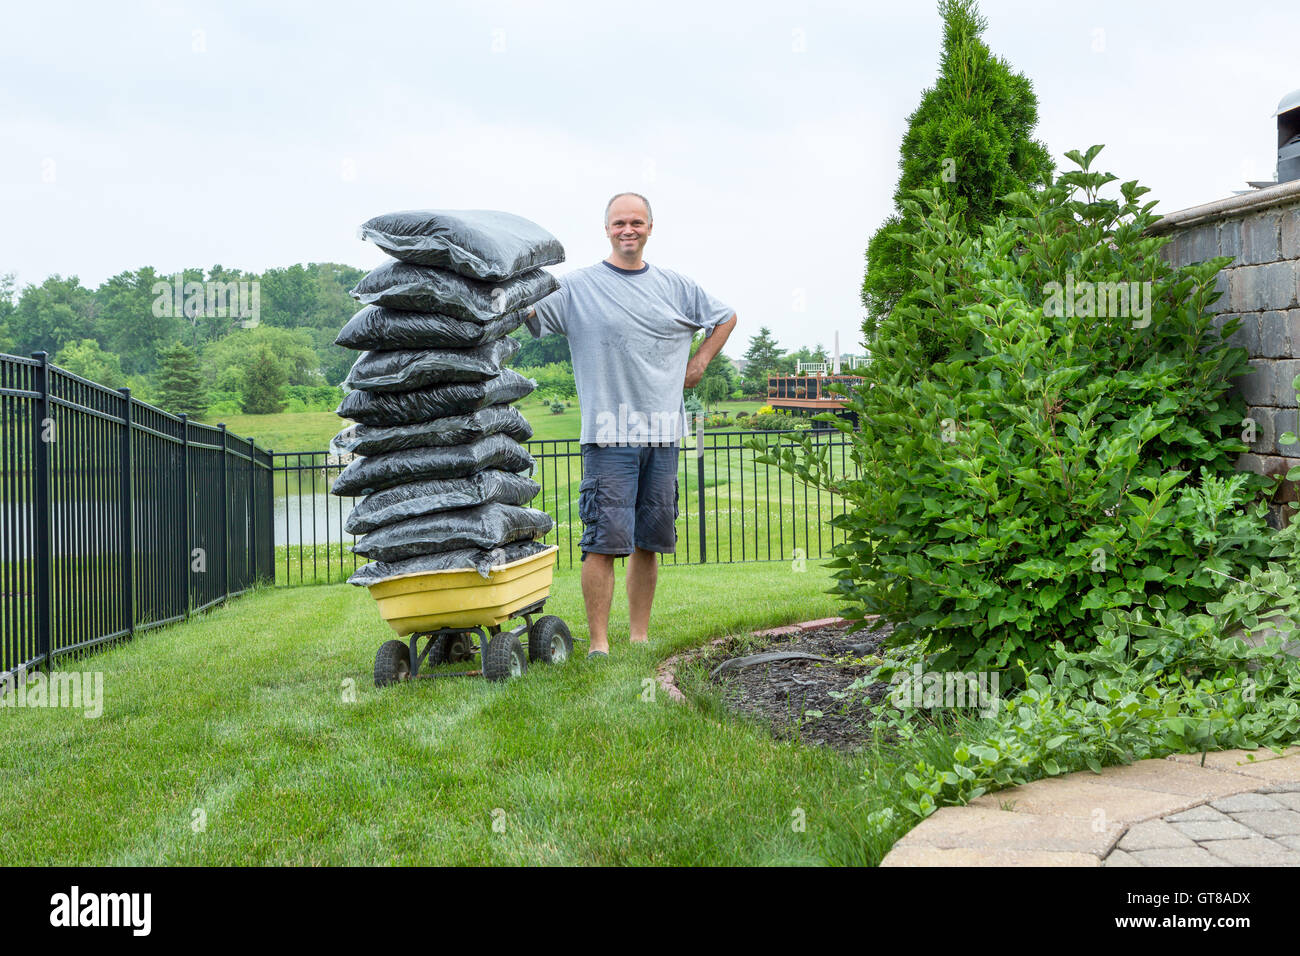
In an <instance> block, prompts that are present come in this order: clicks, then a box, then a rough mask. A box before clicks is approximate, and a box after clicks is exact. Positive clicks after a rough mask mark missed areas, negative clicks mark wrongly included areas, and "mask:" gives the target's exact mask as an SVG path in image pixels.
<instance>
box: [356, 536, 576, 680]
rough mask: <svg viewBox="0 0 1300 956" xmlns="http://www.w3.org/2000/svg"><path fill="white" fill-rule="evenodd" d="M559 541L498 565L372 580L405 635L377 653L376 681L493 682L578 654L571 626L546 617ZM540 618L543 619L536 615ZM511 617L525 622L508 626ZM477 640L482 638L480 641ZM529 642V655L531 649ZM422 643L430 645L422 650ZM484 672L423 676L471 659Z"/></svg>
mask: <svg viewBox="0 0 1300 956" xmlns="http://www.w3.org/2000/svg"><path fill="white" fill-rule="evenodd" d="M559 550H560V549H559V547H558V546H557V545H551V546H550V547H549V548H547V549H546V550H545V551H541V552H538V553H537V554H534V555H531V556H530V557H527V558H520V559H519V560H518V561H512V562H510V563H509V564H502V565H498V566H497V567H494V568H492V569H491V571H490V572H489V573H488V577H487V578H486V579H485V578H483V576H482V575H480V574H479V573H478V571H476V570H474V569H473V568H467V569H464V570H451V571H421V572H418V573H416V574H405V575H402V576H400V577H396V578H389V579H387V580H385V581H380V582H379V583H378V584H372V585H370V594H371V595H372V596H373V597H374V599H375V601H376V602H377V603H378V604H379V613H380V614H381V615H383V618H384V620H385V621H387V622H388V625H389V627H391V628H392V629H393V630H394V631H395V632H396V633H397V634H398V636H399V637H406V636H407V635H409V636H410V637H409V640H408V641H385V642H384V644H383V645H382V646H381V647H380V648H379V653H378V654H376V655H375V686H376V687H383V686H385V685H387V684H393V683H396V682H398V681H404V680H411V679H413V678H417V677H468V676H476V675H478V674H482V675H483V676H484V677H485V678H487V679H488V680H491V681H499V680H506V679H507V678H510V677H520V676H522V675H523V674H524V672H525V671H527V669H528V664H529V663H530V662H531V663H534V664H536V663H543V664H560V663H563V662H564V661H567V660H568V659H569V658H570V657H571V656H572V654H573V637H572V636H571V635H570V633H569V627H568V625H567V624H565V623H564V621H562V620H561V619H560V618H558V617H556V616H555V615H553V614H547V615H543V616H539V615H541V613H542V609H543V607H544V606H545V604H546V599H547V598H548V597H549V596H550V592H551V580H552V574H553V572H554V570H555V560H556V555H557V554H558V553H559ZM534 617H536V620H534ZM512 618H523V623H522V624H519V625H517V626H515V627H514V628H511V629H510V630H502V625H504V624H505V623H506V622H508V621H510V620H511V619H512ZM475 637H477V639H478V640H477V642H476V641H475ZM521 638H526V639H527V646H528V654H527V656H525V654H524V643H523V641H522V640H521ZM421 644H423V650H421ZM476 653H477V654H479V655H481V658H482V666H481V669H480V670H467V671H440V672H437V673H427V672H425V673H422V672H421V669H422V668H423V667H434V666H437V665H439V664H450V663H463V662H468V661H472V660H473V659H474V655H475V654H476Z"/></svg>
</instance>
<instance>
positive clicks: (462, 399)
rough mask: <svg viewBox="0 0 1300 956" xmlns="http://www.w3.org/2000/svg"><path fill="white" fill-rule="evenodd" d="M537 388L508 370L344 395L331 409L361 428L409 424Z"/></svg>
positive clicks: (516, 397)
mask: <svg viewBox="0 0 1300 956" xmlns="http://www.w3.org/2000/svg"><path fill="white" fill-rule="evenodd" d="M536 387H537V383H536V382H535V381H533V380H532V379H531V378H524V377H523V376H522V375H520V374H519V373H518V372H516V371H515V370H514V369H512V368H503V369H502V370H501V374H500V375H498V376H496V378H490V379H488V380H487V381H484V382H456V383H452V384H450V385H434V386H431V387H429V388H421V389H416V390H414V391H411V392H367V391H365V390H364V389H357V390H356V391H353V392H348V394H347V395H346V396H344V398H343V401H342V403H340V405H339V407H338V408H337V409H336V410H335V411H336V413H337V414H338V415H339V416H340V417H341V418H350V419H351V420H352V421H354V422H361V423H362V424H364V425H411V424H414V423H416V422H427V421H428V420H429V419H431V418H443V417H445V416H447V415H463V414H465V413H466V412H472V411H475V410H477V409H480V408H483V407H484V406H486V405H501V404H503V403H506V402H515V401H518V400H519V399H521V398H523V397H524V396H525V395H527V394H528V393H530V392H531V391H532V390H533V389H535V388H536Z"/></svg>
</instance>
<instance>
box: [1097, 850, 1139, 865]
mask: <svg viewBox="0 0 1300 956" xmlns="http://www.w3.org/2000/svg"><path fill="white" fill-rule="evenodd" d="M1101 865H1102V866H1141V865H1142V864H1141V863H1139V862H1138V861H1137V859H1136V858H1134V857H1132V856H1129V855H1128V854H1127V853H1125V852H1124V851H1123V850H1111V851H1110V856H1108V857H1106V859H1105V860H1103V861H1102V864H1101Z"/></svg>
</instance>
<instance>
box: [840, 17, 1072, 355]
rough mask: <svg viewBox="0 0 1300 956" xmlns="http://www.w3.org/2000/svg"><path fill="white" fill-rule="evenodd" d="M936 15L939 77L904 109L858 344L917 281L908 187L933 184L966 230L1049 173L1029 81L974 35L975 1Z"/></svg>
mask: <svg viewBox="0 0 1300 956" xmlns="http://www.w3.org/2000/svg"><path fill="white" fill-rule="evenodd" d="M939 14H940V15H941V16H942V17H943V55H942V57H941V59H940V62H939V78H938V80H937V81H936V82H935V85H934V87H933V88H932V89H927V90H926V91H925V92H924V93H923V94H922V95H921V103H920V105H919V106H918V107H917V108H916V110H915V112H913V113H912V115H911V116H909V117H908V120H907V122H908V127H907V134H906V135H905V136H904V137H903V143H902V149H901V156H900V158H899V161H898V165H899V168H900V170H901V175H900V176H899V179H898V186H897V188H896V189H895V190H894V213H893V215H891V216H890V217H889V218H888V219H887V220H885V222H884V224H883V225H882V226H881V227H880V229H879V230H878V231H877V232H876V233H875V235H873V236H872V237H871V241H870V243H869V244H868V246H867V252H866V258H867V269H866V275H865V277H864V279H863V282H862V304H863V305H865V306H866V307H867V316H866V318H865V319H864V320H863V324H862V332H863V341H864V344H865V345H866V346H867V347H870V344H871V340H872V338H873V337H874V335H875V332H876V328H877V326H878V325H879V323H880V321H881V320H882V319H883V318H884V316H886V315H888V314H889V312H890V311H891V310H893V309H894V307H895V306H897V305H898V304H899V303H900V301H901V300H902V299H903V298H904V297H906V296H909V295H911V294H912V293H913V292H914V291H915V289H916V288H917V283H918V280H917V278H916V276H915V273H914V272H913V271H912V267H913V259H912V248H913V247H912V246H911V245H910V244H909V242H908V239H909V237H910V236H912V235H915V234H916V233H917V232H918V229H919V226H918V223H919V217H920V211H919V209H918V208H917V207H916V206H915V205H913V206H911V207H909V206H908V205H906V204H907V203H909V202H911V201H912V200H913V198H914V197H913V195H912V191H913V190H915V189H929V188H938V189H939V190H941V191H942V193H943V195H944V198H945V199H946V200H947V201H948V203H949V204H950V205H951V207H952V209H953V210H954V211H955V212H956V213H957V217H956V218H957V220H958V221H959V223H960V228H962V229H963V230H964V231H965V232H966V233H968V234H970V233H973V232H974V231H975V230H976V229H977V228H978V226H979V225H980V224H982V223H987V222H991V221H992V220H993V219H994V218H995V217H996V216H997V215H998V214H999V213H1001V212H1003V211H1005V210H1006V208H1007V207H1006V204H1005V203H1004V202H1003V201H1002V197H1003V196H1006V195H1007V194H1008V193H1012V192H1016V191H1021V190H1024V189H1027V188H1031V187H1033V186H1036V185H1040V184H1043V183H1045V182H1046V180H1047V178H1048V177H1050V175H1051V171H1052V161H1051V157H1050V155H1049V154H1048V152H1047V148H1046V147H1045V146H1044V145H1043V144H1042V143H1040V142H1039V141H1037V140H1035V139H1034V138H1033V132H1034V127H1035V126H1036V125H1037V123H1038V100H1037V98H1036V97H1035V96H1034V90H1033V86H1032V85H1031V84H1030V82H1029V80H1028V79H1027V78H1026V77H1025V76H1024V75H1023V74H1021V73H1016V72H1014V71H1013V70H1012V68H1011V66H1010V65H1009V64H1008V63H1007V62H1006V60H1003V59H1001V58H998V57H995V56H993V54H992V53H991V52H989V48H988V47H987V46H986V45H985V44H984V42H983V41H982V40H980V35H981V34H982V33H983V32H984V30H985V29H986V28H987V26H988V21H986V20H985V19H984V17H983V16H981V15H980V12H979V6H978V4H977V3H976V2H975V0H940V3H939ZM922 338H923V341H922V347H923V348H925V349H926V350H927V352H928V351H932V343H933V340H934V338H935V337H934V336H928V337H924V336H923V337H922ZM930 357H931V358H935V357H937V356H933V355H932V356H930Z"/></svg>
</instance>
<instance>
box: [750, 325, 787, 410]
mask: <svg viewBox="0 0 1300 956" xmlns="http://www.w3.org/2000/svg"><path fill="white" fill-rule="evenodd" d="M744 358H745V373H744V375H743V376H742V377H741V386H742V387H743V388H744V390H745V392H746V393H747V394H749V395H766V394H767V376H768V374H769V373H771V372H774V371H776V370H777V367H778V364H779V363H780V360H781V347H780V346H779V345H777V344H776V339H774V338H773V337H772V331H771V329H769V328H768V327H767V326H765V325H764V326H760V327H759V330H758V334H757V335H754V336H751V337H750V340H749V348H748V349H747V350H746V351H745V356H744Z"/></svg>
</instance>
